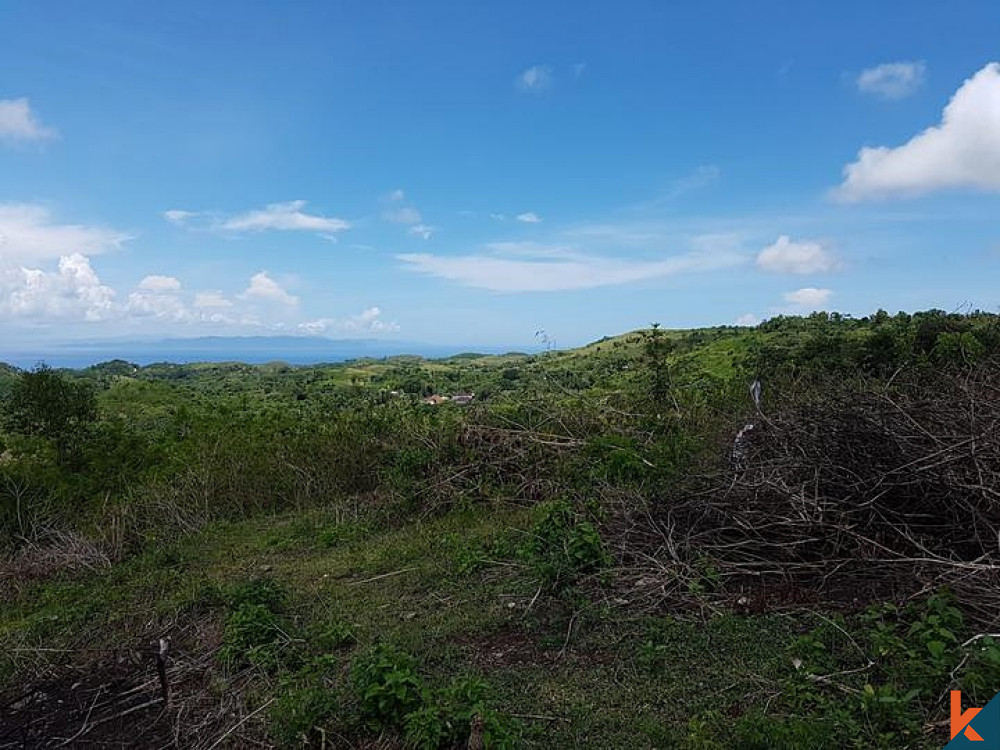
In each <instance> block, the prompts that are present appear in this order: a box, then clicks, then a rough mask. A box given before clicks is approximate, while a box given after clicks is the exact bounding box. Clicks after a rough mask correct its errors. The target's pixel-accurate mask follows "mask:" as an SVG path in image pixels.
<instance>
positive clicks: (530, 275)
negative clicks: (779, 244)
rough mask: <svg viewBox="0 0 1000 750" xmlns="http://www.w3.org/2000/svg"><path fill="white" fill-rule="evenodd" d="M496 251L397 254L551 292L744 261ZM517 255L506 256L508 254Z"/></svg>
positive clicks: (424, 269) (473, 281) (450, 274)
mask: <svg viewBox="0 0 1000 750" xmlns="http://www.w3.org/2000/svg"><path fill="white" fill-rule="evenodd" d="M491 249H492V250H493V253H491V254H483V255H461V256H443V255H431V254H428V253H406V254H402V255H397V256H396V257H397V258H398V259H399V260H401V261H403V262H404V263H405V264H407V266H408V267H409V268H411V269H412V270H414V271H418V272H420V273H424V274H428V275H431V276H437V277H439V278H443V279H448V280H450V281H455V282H458V283H460V284H464V285H466V286H472V287H478V288H481V289H489V290H491V291H495V292H549V291H562V290H571V289H592V288H594V287H600V286H611V285H617V284H628V283H631V282H636V281H642V280H644V279H652V278H658V277H664V276H673V275H676V274H679V273H691V272H696V271H711V270H715V269H720V268H726V267H731V266H734V265H737V264H739V263H741V262H743V260H744V258H743V256H742V255H740V254H736V253H729V252H694V253H688V254H686V255H677V256H673V257H668V258H662V259H660V260H638V259H634V260H632V259H623V258H616V257H607V256H597V255H583V254H580V253H577V252H574V251H573V250H570V249H567V248H564V247H545V246H537V245H524V244H515V245H514V246H513V247H511V246H509V243H499V244H494V245H493V246H491ZM505 255H506V256H514V257H504V256H505Z"/></svg>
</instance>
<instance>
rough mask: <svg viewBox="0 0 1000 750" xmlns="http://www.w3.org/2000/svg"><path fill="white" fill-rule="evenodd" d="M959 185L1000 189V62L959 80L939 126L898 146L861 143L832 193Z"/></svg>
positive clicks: (846, 195)
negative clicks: (871, 146)
mask: <svg viewBox="0 0 1000 750" xmlns="http://www.w3.org/2000/svg"><path fill="white" fill-rule="evenodd" d="M960 187H966V188H977V189H980V190H1000V63H995V62H994V63H990V64H989V65H987V66H986V67H984V68H983V69H982V70H980V71H979V72H978V73H976V74H975V75H974V76H973V77H972V78H970V79H968V80H967V81H965V82H964V83H963V84H962V86H961V87H960V88H959V89H958V91H957V92H955V95H954V96H953V97H952V99H951V101H950V102H948V105H947V106H946V107H945V109H944V113H943V115H942V118H941V123H940V124H939V125H935V126H933V127H930V128H927V130H925V131H924V132H922V133H920V134H918V135H916V136H914V137H913V138H911V139H910V140H909V141H908V142H907V143H905V144H903V145H902V146H899V147H897V148H887V147H885V146H879V147H875V148H870V147H865V148H862V149H861V151H859V152H858V159H857V161H855V162H854V163H852V164H848V165H847V166H846V167H845V168H844V182H843V183H842V184H841V186H840V187H839V188H838V189H837V190H836V191H835V192H834V196H835V197H838V198H840V199H842V200H846V201H858V200H864V199H868V198H879V197H891V196H907V195H918V194H921V193H927V192H930V191H933V190H940V189H945V188H960Z"/></svg>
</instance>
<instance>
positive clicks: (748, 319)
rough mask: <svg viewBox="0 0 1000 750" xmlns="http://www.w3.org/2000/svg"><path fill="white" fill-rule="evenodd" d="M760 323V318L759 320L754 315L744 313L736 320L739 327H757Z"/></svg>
mask: <svg viewBox="0 0 1000 750" xmlns="http://www.w3.org/2000/svg"><path fill="white" fill-rule="evenodd" d="M758 323H760V318H758V317H757V316H756V315H754V314H753V313H743V315H740V316H739V317H738V318H737V319H736V325H738V326H755V325H757V324H758Z"/></svg>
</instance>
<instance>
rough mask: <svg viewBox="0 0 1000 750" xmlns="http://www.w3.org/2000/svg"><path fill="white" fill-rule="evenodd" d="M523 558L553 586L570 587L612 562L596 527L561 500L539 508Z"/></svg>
mask: <svg viewBox="0 0 1000 750" xmlns="http://www.w3.org/2000/svg"><path fill="white" fill-rule="evenodd" d="M521 554H522V556H523V557H524V558H525V559H526V560H527V561H528V563H529V564H530V565H531V567H532V568H533V570H534V572H535V573H536V575H538V576H539V577H541V578H542V579H543V580H545V581H548V582H550V583H556V582H560V583H562V584H569V583H571V582H572V581H573V580H575V579H577V578H578V577H579V576H581V575H583V574H586V573H591V572H594V571H596V570H599V569H601V568H603V567H605V566H606V565H608V564H609V562H610V557H609V555H608V553H607V552H605V550H604V545H603V543H602V542H601V535H600V534H599V533H598V532H597V529H596V528H595V527H594V525H593V524H592V523H590V522H589V521H585V520H583V519H582V518H580V517H579V515H578V514H577V513H576V512H575V511H574V510H573V509H572V508H571V507H570V505H569V503H567V502H565V501H562V500H558V501H554V502H549V503H544V504H542V505H541V506H539V508H538V516H537V520H536V521H535V524H534V526H533V527H532V529H531V535H530V538H529V540H528V542H527V543H526V545H525V546H524V547H523V548H522V550H521Z"/></svg>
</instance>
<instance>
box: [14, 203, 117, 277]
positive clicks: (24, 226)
mask: <svg viewBox="0 0 1000 750" xmlns="http://www.w3.org/2000/svg"><path fill="white" fill-rule="evenodd" d="M128 239H131V238H130V237H129V236H128V235H127V234H124V233H122V232H117V231H115V230H112V229H107V228H104V227H92V226H84V225H81V224H57V223H55V222H53V221H52V217H51V215H50V213H49V211H48V210H47V209H45V208H44V207H42V206H37V205H34V204H30V203H5V204H0V261H6V262H18V263H24V262H27V263H34V262H38V261H42V260H55V259H56V258H60V257H63V256H67V255H72V254H74V253H78V254H81V255H97V254H98V253H103V252H106V251H108V250H114V249H116V248H118V247H119V246H121V245H122V243H124V242H125V241H126V240H128Z"/></svg>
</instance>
